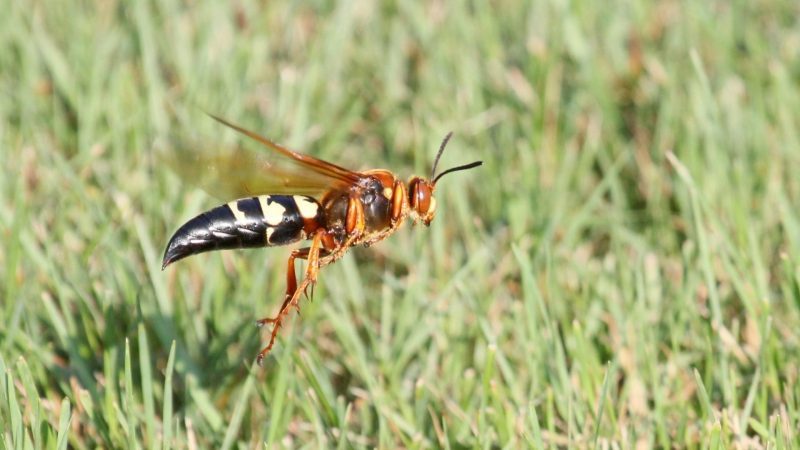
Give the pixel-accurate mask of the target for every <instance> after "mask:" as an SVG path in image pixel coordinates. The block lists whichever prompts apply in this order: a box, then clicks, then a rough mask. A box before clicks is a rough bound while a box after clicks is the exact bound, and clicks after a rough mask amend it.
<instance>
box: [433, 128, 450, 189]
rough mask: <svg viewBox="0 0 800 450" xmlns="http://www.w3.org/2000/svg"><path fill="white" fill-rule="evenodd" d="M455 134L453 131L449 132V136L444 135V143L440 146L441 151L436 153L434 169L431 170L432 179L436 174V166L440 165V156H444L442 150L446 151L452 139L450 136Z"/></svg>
mask: <svg viewBox="0 0 800 450" xmlns="http://www.w3.org/2000/svg"><path fill="white" fill-rule="evenodd" d="M452 136H453V132H452V131H451V132H449V133H447V136H445V137H444V140H443V141H442V145H440V146H439V153H437V154H436V159H435V160H434V161H433V170H432V171H431V179H433V177H435V176H436V166H438V165H439V158H441V157H442V152H444V148H445V147H446V146H447V143H448V142H449V141H450V137H452ZM434 183H435V182H434Z"/></svg>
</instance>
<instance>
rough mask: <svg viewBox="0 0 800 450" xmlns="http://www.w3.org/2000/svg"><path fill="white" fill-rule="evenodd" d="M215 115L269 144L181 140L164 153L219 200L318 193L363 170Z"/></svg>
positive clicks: (350, 179) (341, 185) (181, 172)
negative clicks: (226, 145) (218, 146)
mask: <svg viewBox="0 0 800 450" xmlns="http://www.w3.org/2000/svg"><path fill="white" fill-rule="evenodd" d="M211 117H213V118H214V119H215V120H217V121H219V122H220V123H222V124H224V125H226V126H228V127H230V128H233V129H234V130H236V131H238V132H240V133H242V134H244V135H245V136H247V137H249V138H251V139H253V140H255V141H257V142H259V143H261V144H262V145H264V147H266V148H267V150H264V151H259V150H257V149H254V148H252V147H245V146H242V145H240V146H236V147H233V148H230V149H228V150H216V151H209V150H208V149H207V148H203V146H202V144H198V143H186V142H183V143H181V144H180V145H179V146H178V148H177V149H175V151H171V152H169V154H168V155H167V156H166V158H167V160H168V162H169V164H170V166H172V168H173V169H174V170H175V171H176V172H177V173H178V174H179V175H180V176H181V178H183V179H184V180H186V181H188V182H190V183H192V184H195V185H197V186H199V187H201V188H202V189H204V190H205V191H206V192H208V193H209V194H211V195H213V196H214V197H217V198H219V199H221V200H225V201H228V200H232V199H236V198H242V197H249V196H254V195H261V194H302V195H310V196H320V195H321V194H323V193H324V192H326V191H329V190H332V189H335V190H345V189H347V188H348V187H349V186H351V185H353V184H354V183H357V182H358V181H359V180H360V179H361V178H362V175H361V174H359V173H356V172H352V171H350V170H347V169H345V168H343V167H339V166H337V165H336V164H331V163H329V162H327V161H323V160H321V159H317V158H314V157H312V156H308V155H304V154H302V153H297V152H295V151H292V150H289V149H288V148H286V147H283V146H281V145H279V144H276V143H275V142H272V141H270V140H269V139H267V138H265V137H263V136H261V135H259V134H257V133H255V132H253V131H250V130H247V129H244V128H242V127H239V126H237V125H234V124H232V123H230V122H228V121H226V120H224V119H222V118H219V117H216V116H214V115H212V116H211Z"/></svg>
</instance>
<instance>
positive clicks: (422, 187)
mask: <svg viewBox="0 0 800 450" xmlns="http://www.w3.org/2000/svg"><path fill="white" fill-rule="evenodd" d="M452 135H453V132H452V131H451V132H450V133H447V136H445V137H444V140H443V141H442V145H440V146H439V152H438V153H437V154H436V159H435V160H434V162H433V171H432V172H431V178H430V179H429V180H426V179H424V178H421V177H413V178H411V180H410V181H409V182H408V201H409V204H410V205H411V211H412V214H413V215H414V216H416V217H415V218H416V219H418V220H420V221H422V223H424V224H425V225H430V224H431V221H432V220H433V217H434V216H435V215H436V199H435V198H434V197H433V192H434V190H435V189H436V182H437V181H439V179H440V178H442V177H443V176H444V175H447V174H448V173H450V172H455V171H458V170H466V169H472V168H473V167H478V166H480V165H481V164H483V161H475V162H472V163H469V164H464V165H463V166H457V167H453V168H451V169H447V170H445V171H444V172H442V173H440V174H439V175H436V166H438V165H439V158H440V157H441V156H442V152H444V148H445V147H446V146H447V142H448V141H450V137H451V136H452Z"/></svg>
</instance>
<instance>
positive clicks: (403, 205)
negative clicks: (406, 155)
mask: <svg viewBox="0 0 800 450" xmlns="http://www.w3.org/2000/svg"><path fill="white" fill-rule="evenodd" d="M408 208H409V207H408V196H407V195H406V188H405V185H403V182H402V181H399V180H398V181H395V183H394V188H393V189H392V215H391V223H390V226H389V228H386V229H385V230H383V231H381V232H379V233H375V234H373V235H372V236H370V237H369V239H366V240H365V241H364V242H363V244H364V245H368V246H369V245H372V244H374V243H376V242H380V241H382V240H384V239H386V238H387V237H388V236H390V235H391V234H392V233H394V232H395V231H397V229H398V228H400V225H402V224H403V221H404V220H405V218H406V217H407V216H408Z"/></svg>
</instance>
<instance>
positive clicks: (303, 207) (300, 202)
mask: <svg viewBox="0 0 800 450" xmlns="http://www.w3.org/2000/svg"><path fill="white" fill-rule="evenodd" d="M292 198H293V199H294V203H295V204H296V205H297V210H298V211H300V216H301V217H303V218H305V219H313V218H314V217H317V213H318V212H319V204H318V203H317V202H315V201H313V200H311V199H310V198H308V197H304V196H302V195H294V196H292Z"/></svg>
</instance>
